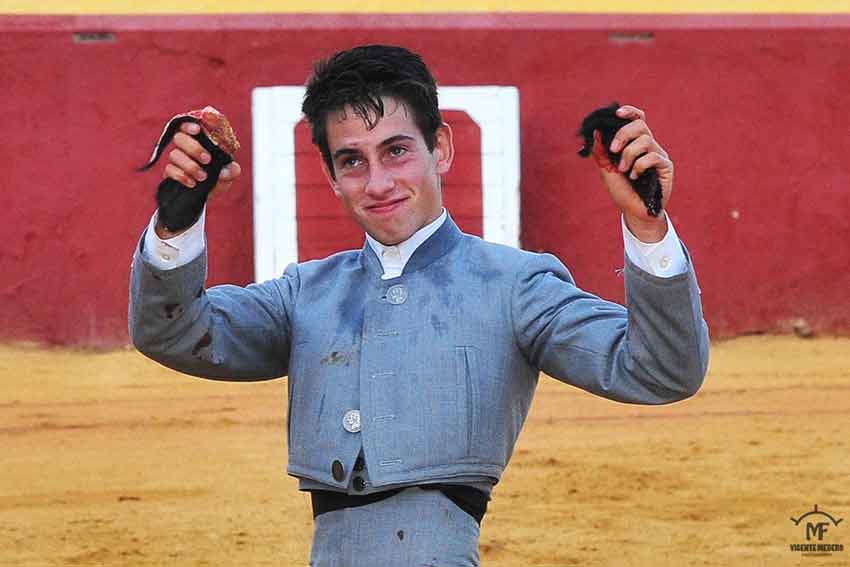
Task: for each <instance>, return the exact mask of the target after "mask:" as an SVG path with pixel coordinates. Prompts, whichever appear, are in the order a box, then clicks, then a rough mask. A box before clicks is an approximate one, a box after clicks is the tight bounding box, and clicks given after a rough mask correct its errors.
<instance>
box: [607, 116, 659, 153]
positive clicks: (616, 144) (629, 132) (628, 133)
mask: <svg viewBox="0 0 850 567" xmlns="http://www.w3.org/2000/svg"><path fill="white" fill-rule="evenodd" d="M644 134H647V135H649V136H652V130H650V129H649V126H648V125H647V124H646V122H644V121H643V120H642V119H640V118H638V119H636V120H633V121H632V122H629V123H628V124H626V125H625V126H623V127H622V128H620V129H619V130H617V133H616V134H615V135H614V139H613V140H612V141H611V151H612V152H614V153H616V152H619V151H620V150H621V149H623V148H625V147H626V146H627V145H628V144H629V142H631V141H632V140H634V139H636V138H639V137H640V136H643V135H644Z"/></svg>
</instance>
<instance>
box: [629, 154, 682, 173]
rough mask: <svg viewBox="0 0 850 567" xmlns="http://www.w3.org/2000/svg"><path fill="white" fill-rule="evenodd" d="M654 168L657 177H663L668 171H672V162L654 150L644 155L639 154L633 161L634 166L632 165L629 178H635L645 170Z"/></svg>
mask: <svg viewBox="0 0 850 567" xmlns="http://www.w3.org/2000/svg"><path fill="white" fill-rule="evenodd" d="M653 167H654V168H655V170H656V171H657V172H658V175H659V177H664V176H665V175H666V174H667V173H668V171H672V169H673V162H671V161H670V160H669V159H668V158H667V157H665V156H662V155H661V154H658V153H656V152H650V153H648V154H646V155H643V156H641V157H640V158H638V160H637V161H635V165H634V167H632V172H631V174H630V175H629V178H630V179H637V178H638V177H640V176H641V175H642V174H643V173H644V172H645V171H646V170H648V169H651V168H653Z"/></svg>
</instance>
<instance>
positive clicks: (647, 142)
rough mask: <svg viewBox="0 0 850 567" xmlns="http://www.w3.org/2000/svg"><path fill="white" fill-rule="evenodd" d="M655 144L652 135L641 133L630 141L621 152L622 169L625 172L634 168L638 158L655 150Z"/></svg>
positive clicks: (620, 167)
mask: <svg viewBox="0 0 850 567" xmlns="http://www.w3.org/2000/svg"><path fill="white" fill-rule="evenodd" d="M655 146H656V144H655V140H653V139H652V136H649V135H647V134H641V135H640V136H638V137H637V138H635V139H634V140H632V141H631V142H629V145H627V146H626V147H625V148H623V151H622V153H621V154H620V166H619V169H620V171H622V172H624V173H625V172H626V171H628V170H630V169H631V168H632V164H633V163H634V162H635V160H636V159H637V158H639V157H640V156H642V155H643V154H646V153H649V152H651V151H655Z"/></svg>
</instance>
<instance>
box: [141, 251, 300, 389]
mask: <svg viewBox="0 0 850 567" xmlns="http://www.w3.org/2000/svg"><path fill="white" fill-rule="evenodd" d="M143 238H144V237H143ZM206 272H207V258H206V250H205V251H204V253H203V254H201V255H200V256H199V257H198V258H196V259H194V260H192V261H191V262H190V263H188V264H186V265H184V266H180V267H178V268H175V269H173V270H159V269H157V268H155V267H154V266H152V265H151V264H150V263H148V262H147V261H146V260H145V259H144V257H143V255H142V253H141V251H140V249H139V248H138V247H137V250H136V253H135V255H134V257H133V264H132V268H131V274H130V306H129V331H130V337H131V339H132V341H133V344H134V345H135V347H136V348H137V349H138V350H139V351H140V352H142V353H143V354H144V355H146V356H148V357H150V358H152V359H153V360H156V361H157V362H159V363H161V364H163V365H165V366H168V367H169V368H173V369H175V370H178V371H180V372H184V373H186V374H191V375H193V376H200V377H203V378H212V379H218V380H265V379H270V378H277V377H280V376H283V375H285V374H287V372H288V368H287V366H288V361H289V351H290V336H291V315H292V310H293V306H294V302H295V296H296V294H297V290H298V273H297V267H296V266H295V265H291V266H289V267H288V268H287V270H286V272H285V274H284V275H283V277H281V278H278V279H274V280H270V281H267V282H264V283H261V284H251V285H249V286H247V287H244V288H243V287H239V286H234V285H221V286H216V287H212V288H210V289H204V283H205V281H206Z"/></svg>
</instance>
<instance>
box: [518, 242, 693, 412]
mask: <svg viewBox="0 0 850 567" xmlns="http://www.w3.org/2000/svg"><path fill="white" fill-rule="evenodd" d="M683 249H684V247H683ZM685 254H686V256H687V251H685ZM624 274H625V282H626V307H625V308H624V307H623V306H621V305H618V304H616V303H612V302H609V301H605V300H603V299H600V298H599V297H596V296H594V295H592V294H589V293H586V292H584V291H582V290H581V289H579V288H578V287H576V285H575V283H574V282H573V279H572V276H571V275H570V273H569V271H568V270H567V269H566V267H564V265H563V264H562V263H561V262H560V261H558V260H557V259H556V258H555V257H554V256H551V255H548V254H544V255H535V256H534V257H533V258H531V259H530V260H529V261H528V262H527V263H526V265H525V267H524V269H522V270H521V271H520V274H519V276H518V279H517V280H516V282H515V284H514V289H513V292H512V316H513V322H514V330H515V334H516V340H517V344H518V347H519V348H520V350H521V351H522V352H523V354H524V355H525V356H526V358H527V360H528V361H529V362H530V363H531V364H532V365H533V366H535V367H537V368H539V369H540V370H542V371H543V372H545V373H546V374H548V375H550V376H552V377H553V378H556V379H558V380H561V381H563V382H566V383H568V384H572V385H574V386H577V387H579V388H582V389H584V390H587V391H589V392H592V393H594V394H597V395H599V396H603V397H605V398H608V399H612V400H616V401H620V402H629V403H640V404H664V403H670V402H674V401H677V400H681V399H684V398H686V397H689V396H691V395H693V394H695V393H696V391H697V390H698V389H699V387H700V385H701V384H702V381H703V378H704V377H705V372H706V369H707V367H708V350H709V341H708V327H707V326H706V324H705V321H704V320H703V317H702V305H701V303H700V292H699V287H698V286H697V281H696V276H695V274H694V270H693V266H692V265H691V262H690V258H688V269H687V271H686V272H685V273H682V274H679V275H677V276H673V277H671V278H660V277H656V276H653V275H651V274H649V273H647V272H644V271H643V270H641V269H640V268H638V267H636V266H635V265H634V264H632V263H631V262H630V261H629V260H628V258H626V266H625V270H624Z"/></svg>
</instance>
